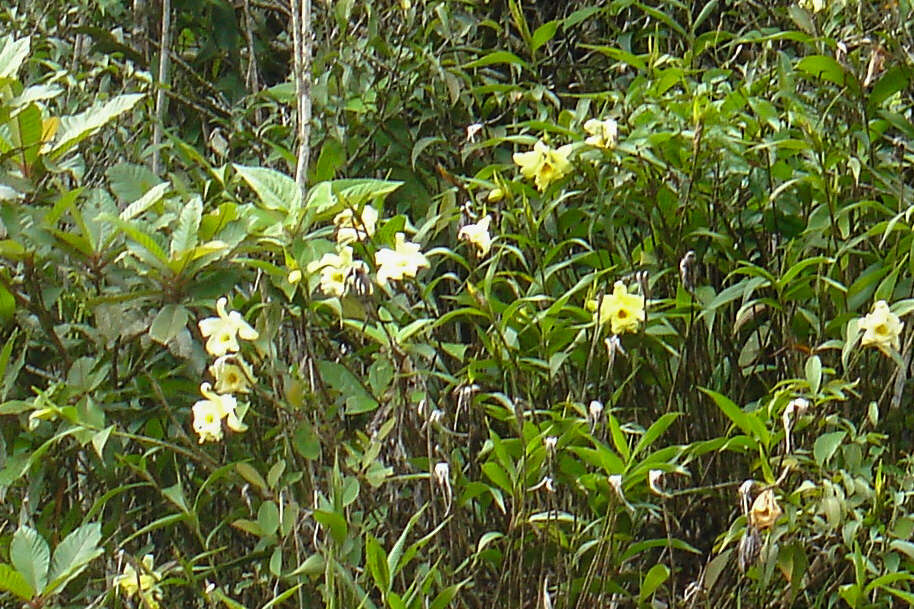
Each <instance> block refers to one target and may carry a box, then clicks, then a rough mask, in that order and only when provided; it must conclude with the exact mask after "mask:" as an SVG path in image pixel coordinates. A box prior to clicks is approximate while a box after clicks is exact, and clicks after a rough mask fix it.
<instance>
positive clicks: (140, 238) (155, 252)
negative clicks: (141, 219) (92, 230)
mask: <svg viewBox="0 0 914 609" xmlns="http://www.w3.org/2000/svg"><path fill="white" fill-rule="evenodd" d="M98 219H99V220H103V221H107V222H110V223H112V224H114V225H115V226H116V227H118V228H119V229H121V231H122V232H123V233H124V234H125V235H127V236H128V237H129V238H130V239H131V240H133V241H134V242H136V244H137V245H139V246H140V247H141V248H143V250H145V251H146V252H148V253H149V254H151V255H152V256H153V258H154V259H155V260H156V261H158V262H160V263H161V265H162V267H163V268H167V266H168V261H169V259H168V254H166V253H165V250H164V249H162V246H161V245H159V244H158V242H157V241H156V240H155V239H154V238H153V237H152V235H149V234H148V233H146V232H144V231H143V230H142V229H141V228H139V227H138V226H135V225H133V224H131V223H130V222H125V221H124V220H121V219H120V218H118V217H117V216H112V215H111V214H107V213H105V214H101V215H100V216H99V218H98Z"/></svg>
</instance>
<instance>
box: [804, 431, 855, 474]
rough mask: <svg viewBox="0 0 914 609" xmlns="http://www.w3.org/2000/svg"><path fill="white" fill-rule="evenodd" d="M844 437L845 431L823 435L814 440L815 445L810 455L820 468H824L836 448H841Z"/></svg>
mask: <svg viewBox="0 0 914 609" xmlns="http://www.w3.org/2000/svg"><path fill="white" fill-rule="evenodd" d="M845 436H847V432H846V431H833V432H831V433H824V434H822V435H821V436H819V437H818V438H816V443H815V444H814V445H813V448H812V454H813V456H814V457H815V459H816V463H818V464H819V466H820V467H825V464H826V463H828V460H829V459H831V457H832V455H834V454H835V451H836V450H838V447H839V446H841V443H842V442H844V438H845Z"/></svg>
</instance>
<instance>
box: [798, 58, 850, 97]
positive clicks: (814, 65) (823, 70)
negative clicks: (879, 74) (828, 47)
mask: <svg viewBox="0 0 914 609" xmlns="http://www.w3.org/2000/svg"><path fill="white" fill-rule="evenodd" d="M796 69H797V70H798V71H800V72H803V73H805V74H808V75H809V76H812V77H815V78H821V79H822V80H827V81H828V82H831V83H834V84H836V85H838V86H839V87H843V86H851V87H853V88H855V89H856V88H859V86H858V85H857V81H856V79H854V77H853V76H851V75H850V74H848V73H847V72H846V71H845V69H844V68H843V67H842V66H841V64H840V63H838V61H837V60H836V59H835V58H834V57H829V56H828V55H808V56H806V57H804V58H803V59H801V60H800V61H799V62H797V65H796Z"/></svg>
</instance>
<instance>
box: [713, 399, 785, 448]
mask: <svg viewBox="0 0 914 609" xmlns="http://www.w3.org/2000/svg"><path fill="white" fill-rule="evenodd" d="M699 389H700V390H701V391H702V392H703V393H704V394H705V395H707V396H708V397H710V398H711V399H712V400H714V403H715V404H717V407H718V408H720V410H721V412H723V413H724V414H725V415H726V416H727V418H728V419H730V420H731V421H732V422H733V424H734V425H736V426H737V427H739V428H740V429H741V430H742V431H743V433H745V434H746V435H747V436H749V437H750V438H752V439H753V440H756V441H758V442H761V443H762V444H763V445H764V446H768V441H769V434H768V429H767V428H766V427H765V425H764V423H762V422H761V421H760V420H759V419H758V417H756V416H755V415H754V414H752V413H747V412H744V411H743V409H742V408H740V407H739V406H737V405H736V404H735V403H734V402H733V400H731V399H730V398H728V397H727V396H725V395H721V394H720V393H717V392H716V391H712V390H710V389H706V388H704V387H699Z"/></svg>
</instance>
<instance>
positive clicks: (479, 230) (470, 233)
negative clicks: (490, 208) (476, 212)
mask: <svg viewBox="0 0 914 609" xmlns="http://www.w3.org/2000/svg"><path fill="white" fill-rule="evenodd" d="M491 222H492V218H490V217H489V216H486V217H485V218H483V219H482V220H480V221H479V222H477V223H476V224H467V225H466V226H464V227H463V228H461V229H460V232H459V233H458V234H457V238H458V239H465V240H466V241H469V242H470V243H472V244H473V245H475V246H476V248H477V249H478V250H479V255H480V256H485V255H486V254H488V253H489V248H491V247H492V236H491V235H490V234H489V224H490V223H491Z"/></svg>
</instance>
